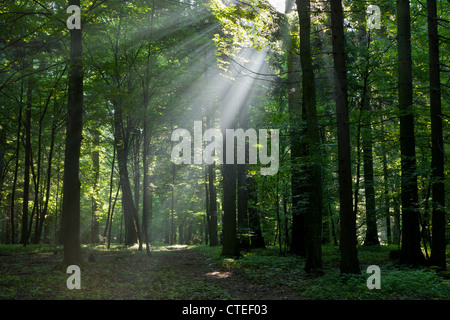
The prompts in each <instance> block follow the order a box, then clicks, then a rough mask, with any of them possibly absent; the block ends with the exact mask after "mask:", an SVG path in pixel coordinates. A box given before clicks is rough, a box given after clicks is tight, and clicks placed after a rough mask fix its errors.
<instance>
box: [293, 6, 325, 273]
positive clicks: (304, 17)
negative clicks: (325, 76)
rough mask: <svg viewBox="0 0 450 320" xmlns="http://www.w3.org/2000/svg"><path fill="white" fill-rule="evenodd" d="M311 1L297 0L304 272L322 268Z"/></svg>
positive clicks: (320, 194) (318, 140) (319, 168)
mask: <svg viewBox="0 0 450 320" xmlns="http://www.w3.org/2000/svg"><path fill="white" fill-rule="evenodd" d="M310 6H311V4H310V1H309V0H297V10H298V15H299V23H300V62H301V67H302V74H303V77H302V104H303V106H304V111H305V120H306V132H307V146H308V155H309V163H308V172H307V174H308V186H309V195H308V199H309V203H308V210H307V211H306V213H305V226H306V228H305V249H306V262H305V270H306V272H311V271H317V270H320V269H321V268H322V172H321V165H320V162H321V156H320V149H319V148H320V133H319V126H318V123H317V110H316V87H315V77H314V70H313V66H312V56H311V18H310Z"/></svg>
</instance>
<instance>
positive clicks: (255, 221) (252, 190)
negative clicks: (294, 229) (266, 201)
mask: <svg viewBox="0 0 450 320" xmlns="http://www.w3.org/2000/svg"><path fill="white" fill-rule="evenodd" d="M247 190H248V222H249V228H250V230H251V232H252V234H253V236H252V239H251V242H250V245H251V248H255V249H256V248H265V247H266V245H265V241H264V237H263V234H262V230H261V221H260V216H259V212H258V204H257V203H258V193H257V190H256V182H255V179H254V178H253V176H248V177H247ZM286 230H287V229H286Z"/></svg>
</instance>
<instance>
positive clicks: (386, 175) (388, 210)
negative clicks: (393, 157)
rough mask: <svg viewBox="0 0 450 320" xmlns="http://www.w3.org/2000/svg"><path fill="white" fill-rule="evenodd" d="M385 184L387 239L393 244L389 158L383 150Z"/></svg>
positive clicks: (384, 200) (384, 199)
mask: <svg viewBox="0 0 450 320" xmlns="http://www.w3.org/2000/svg"><path fill="white" fill-rule="evenodd" d="M383 151H384V152H383V184H384V195H383V202H384V212H385V219H386V238H387V243H388V244H391V243H392V231H391V213H390V199H389V181H388V167H387V157H386V150H383Z"/></svg>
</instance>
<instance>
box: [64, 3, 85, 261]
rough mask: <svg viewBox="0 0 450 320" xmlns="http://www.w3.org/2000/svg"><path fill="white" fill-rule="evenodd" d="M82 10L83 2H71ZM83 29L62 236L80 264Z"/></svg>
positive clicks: (74, 65)
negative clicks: (79, 174)
mask: <svg viewBox="0 0 450 320" xmlns="http://www.w3.org/2000/svg"><path fill="white" fill-rule="evenodd" d="M69 5H76V6H80V0H69ZM81 57H82V33H81V29H72V30H70V71H69V91H68V103H67V131H66V149H65V160H64V178H63V205H62V236H63V243H64V263H65V264H67V265H72V264H75V265H76V264H79V262H80V261H81V247H80V187H81V184H80V179H79V176H78V173H79V167H80V149H81V139H82V133H83V132H82V131H83V66H82V60H81Z"/></svg>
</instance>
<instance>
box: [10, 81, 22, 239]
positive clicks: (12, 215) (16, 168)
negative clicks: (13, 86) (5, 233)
mask: <svg viewBox="0 0 450 320" xmlns="http://www.w3.org/2000/svg"><path fill="white" fill-rule="evenodd" d="M22 90H23V86H22V88H21V91H22ZM20 97H21V98H20V100H21V101H22V92H21V94H20ZM21 129H22V103H20V106H19V119H18V121H17V145H16V159H15V160H16V163H15V166H14V178H13V185H12V190H11V213H10V216H11V243H12V244H15V243H16V227H15V221H14V220H15V212H14V210H15V196H16V184H17V173H18V170H19V154H20V136H21V135H20V132H21V131H22V130H21Z"/></svg>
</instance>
